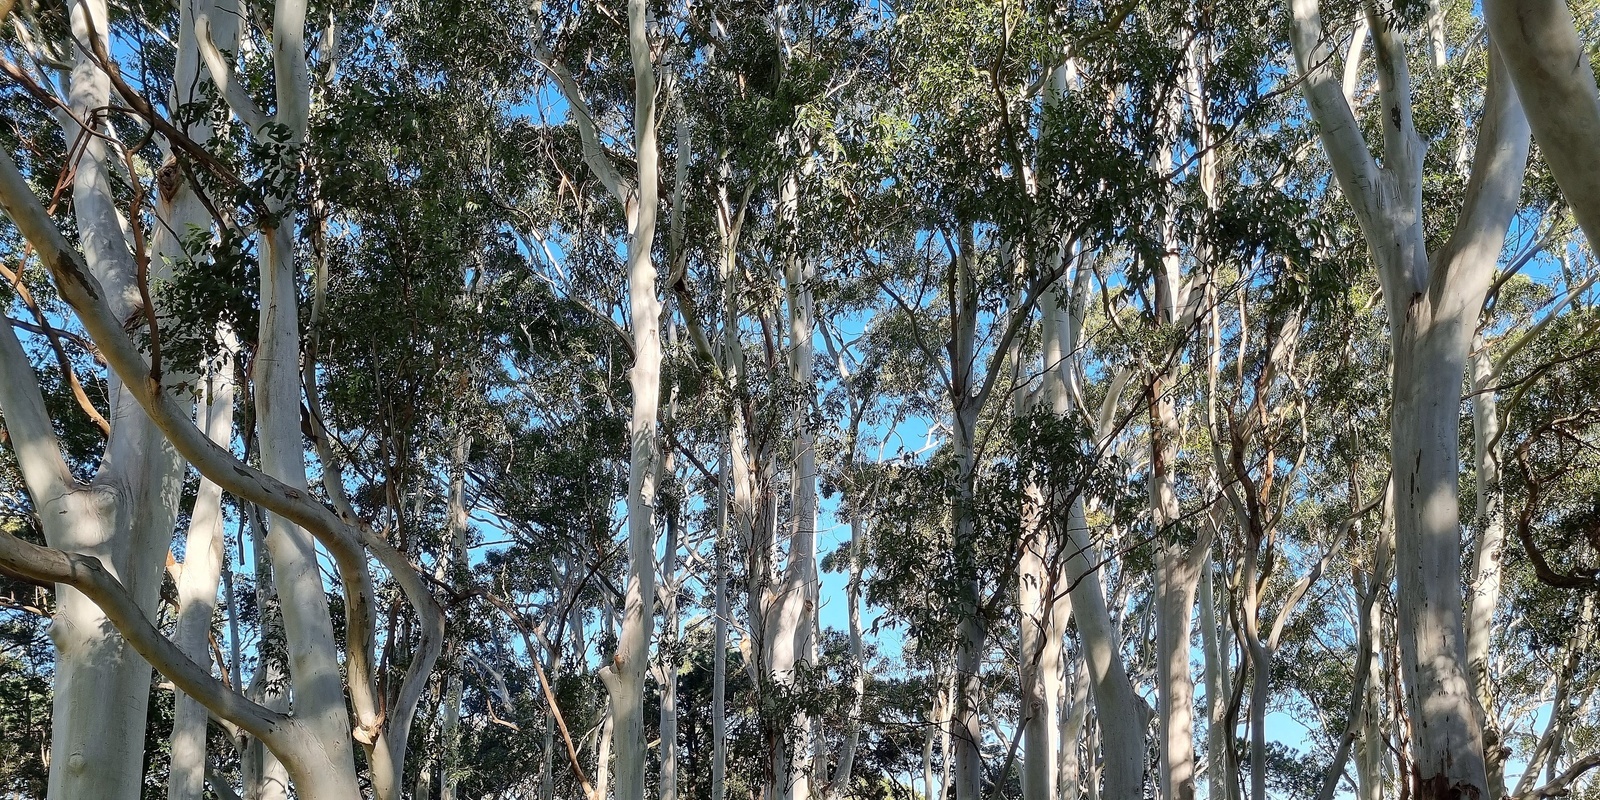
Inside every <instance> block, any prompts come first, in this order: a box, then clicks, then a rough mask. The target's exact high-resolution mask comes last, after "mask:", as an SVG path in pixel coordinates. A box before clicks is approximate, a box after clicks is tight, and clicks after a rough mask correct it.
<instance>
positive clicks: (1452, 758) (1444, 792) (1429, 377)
mask: <svg viewBox="0 0 1600 800" xmlns="http://www.w3.org/2000/svg"><path fill="white" fill-rule="evenodd" d="M1290 7H1291V11H1292V14H1293V18H1294V23H1293V25H1292V37H1291V38H1292V39H1293V44H1294V49H1295V56H1296V60H1297V62H1298V66H1299V70H1300V73H1301V75H1302V76H1303V78H1304V83H1303V84H1302V86H1303V92H1304V93H1305V96H1306V100H1307V104H1308V105H1309V106H1310V107H1311V110H1312V113H1313V116H1314V117H1315V118H1316V120H1317V122H1318V125H1319V128H1320V133H1321V137H1322V141H1323V144H1324V147H1325V149H1326V150H1327V152H1328V157H1329V160H1330V162H1331V163H1332V165H1333V167H1334V173H1335V177H1336V178H1337V179H1338V183H1339V186H1340V189H1341V190H1342V192H1343V194H1344V196H1345V197H1346V199H1348V200H1349V201H1350V203H1351V205H1352V206H1354V208H1355V211H1356V216H1357V219H1358V221H1359V222H1360V224H1361V229H1362V233H1363V235H1364V236H1365V238H1366V240H1367V244H1368V248H1369V250H1370V251H1371V255H1372V257H1373V260H1374V261H1375V262H1376V263H1377V267H1378V274H1379V278H1380V279H1381V280H1382V283H1383V287H1384V298H1385V300H1386V301H1387V304H1388V309H1389V324H1390V331H1391V334H1390V336H1391V348H1392V353H1393V362H1394V363H1393V380H1394V401H1393V410H1392V416H1391V436H1392V441H1391V464H1392V466H1393V470H1394V472H1393V481H1394V487H1395V530H1396V537H1395V541H1396V568H1397V574H1398V584H1399V598H1398V600H1399V602H1398V612H1399V614H1398V616H1399V619H1398V623H1399V636H1398V639H1399V644H1400V650H1401V656H1402V662H1403V666H1404V670H1405V678H1406V681H1405V682H1406V688H1407V692H1408V699H1409V706H1410V713H1411V717H1412V719H1414V720H1415V721H1416V722H1417V723H1419V724H1417V725H1415V727H1414V728H1413V732H1414V738H1413V740H1412V742H1411V747H1412V759H1411V762H1412V770H1414V776H1413V780H1414V791H1415V792H1416V796H1417V797H1418V800H1433V798H1442V797H1454V796H1459V795H1458V793H1463V794H1466V795H1468V796H1471V795H1477V796H1488V794H1489V786H1488V774H1487V768H1486V765H1485V758H1484V743H1483V730H1482V724H1481V722H1480V718H1479V710H1478V704H1477V699H1476V697H1475V696H1474V694H1473V692H1472V688H1471V684H1470V679H1469V674H1468V672H1469V670H1468V663H1467V653H1466V642H1465V638H1466V632H1465V626H1464V619H1463V613H1462V602H1461V591H1462V580H1461V545H1460V536H1459V518H1458V515H1459V510H1458V505H1459V498H1458V495H1457V491H1458V487H1457V472H1458V469H1459V453H1458V449H1459V431H1458V423H1459V419H1458V417H1459V408H1460V403H1461V388H1460V387H1461V380H1462V375H1463V372H1464V369H1465V366H1466V364H1465V362H1466V358H1467V352H1468V348H1469V346H1470V343H1471V336H1472V331H1473V329H1474V328H1475V327H1476V323H1477V317H1478V310H1479V309H1480V308H1481V307H1482V304H1483V298H1484V294H1485V293H1486V292H1487V290H1488V288H1489V282H1490V280H1491V278H1492V275H1493V269H1494V264H1495V260H1496V258H1497V257H1498V255H1499V251H1500V248H1501V246H1502V244H1503V243H1504V240H1505V234H1506V229H1507V226H1508V225H1509V223H1510V220H1511V217H1512V215H1513V214H1514V213H1515V211H1516V209H1517V199H1518V197H1517V196H1518V192H1519V191H1520V188H1521V185H1522V174H1523V169H1524V167H1525V165H1526V162H1527V151H1528V143H1529V134H1528V122H1527V120H1526V119H1524V117H1523V114H1522V111H1521V106H1520V104H1519V103H1518V100H1517V95H1516V91H1515V89H1513V88H1512V87H1511V86H1510V85H1509V84H1508V82H1507V80H1506V78H1505V75H1504V74H1503V73H1504V69H1505V68H1504V65H1502V64H1501V60H1500V59H1499V58H1498V57H1496V56H1495V54H1494V53H1493V52H1491V54H1490V71H1489V89H1488V95H1487V98H1486V101H1485V111H1484V114H1483V121H1482V123H1481V125H1480V130H1479V135H1478V145H1477V148H1476V151H1475V152H1474V154H1473V168H1472V174H1471V178H1470V179H1469V182H1468V186H1467V197H1466V201H1465V203H1464V205H1463V208H1462V211H1461V215H1460V217H1459V218H1458V220H1457V226H1456V230H1455V232H1454V234H1453V235H1452V237H1451V239H1450V241H1449V242H1448V243H1447V244H1446V245H1445V248H1444V250H1443V251H1441V252H1440V253H1438V254H1437V255H1436V256H1435V258H1434V259H1433V260H1432V261H1431V262H1430V260H1429V258H1428V254H1427V252H1426V250H1425V247H1424V242H1423V236H1422V143H1421V140H1420V139H1419V138H1418V137H1417V134H1416V132H1415V129H1414V128H1413V126H1412V119H1411V101H1410V93H1411V80H1410V74H1409V72H1408V71H1407V65H1406V56H1405V52H1404V47H1403V44H1402V42H1401V40H1400V35H1399V32H1398V31H1396V30H1394V29H1393V28H1392V27H1391V25H1390V21H1389V20H1387V19H1386V18H1382V17H1380V16H1379V15H1378V14H1377V13H1376V10H1375V9H1372V8H1369V12H1368V16H1369V19H1370V21H1371V24H1372V31H1373V40H1374V51H1375V55H1376V60H1377V64H1378V83H1379V94H1380V97H1381V99H1382V101H1383V105H1384V108H1385V110H1386V112H1387V113H1385V115H1384V119H1385V124H1384V126H1383V128H1384V150H1383V152H1384V164H1383V165H1382V166H1381V167H1380V166H1379V165H1378V164H1377V162H1376V161H1375V160H1374V158H1373V156H1372V154H1371V152H1369V151H1368V150H1367V148H1366V144H1365V143H1364V142H1363V141H1362V138H1361V134H1360V131H1359V129H1358V128H1357V126H1356V122H1355V118H1354V115H1353V114H1352V113H1351V111H1350V107H1349V105H1348V104H1347V103H1346V102H1345V101H1344V98H1343V96H1342V95H1341V94H1340V93H1339V91H1338V88H1337V86H1336V85H1335V84H1334V83H1333V77H1332V74H1331V70H1330V69H1329V68H1328V67H1327V66H1326V65H1325V62H1324V60H1323V56H1324V55H1325V51H1326V44H1325V42H1324V41H1323V36H1322V25H1321V20H1320V14H1319V10H1318V7H1317V3H1316V0H1291V3H1290ZM1589 88H1590V92H1591V96H1592V92H1593V86H1592V82H1591V85H1590V87H1589Z"/></svg>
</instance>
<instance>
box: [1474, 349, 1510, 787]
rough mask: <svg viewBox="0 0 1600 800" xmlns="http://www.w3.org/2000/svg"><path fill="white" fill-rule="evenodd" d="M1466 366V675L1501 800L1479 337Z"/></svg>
mask: <svg viewBox="0 0 1600 800" xmlns="http://www.w3.org/2000/svg"><path fill="white" fill-rule="evenodd" d="M1471 366H1472V369H1471V373H1472V374H1471V381H1472V457H1473V463H1474V466H1475V470H1474V472H1475V474H1476V476H1477V480H1476V483H1477V489H1476V492H1475V494H1476V495H1477V498H1476V500H1477V502H1476V508H1475V509H1474V513H1473V526H1472V527H1473V529H1474V532H1475V533H1476V534H1477V535H1476V536H1475V537H1474V538H1473V547H1472V566H1471V572H1470V574H1469V575H1468V580H1467V586H1468V599H1467V620H1466V627H1467V676H1468V677H1469V678H1470V679H1471V681H1472V692H1473V695H1474V696H1476V697H1477V699H1478V705H1479V707H1480V708H1481V709H1482V711H1483V738H1484V742H1483V745H1484V750H1485V753H1484V755H1485V758H1486V762H1487V766H1488V770H1489V791H1490V792H1492V793H1493V795H1492V796H1493V797H1503V796H1504V795H1505V794H1506V786H1505V755H1504V750H1503V749H1502V748H1503V744H1502V741H1501V733H1500V724H1499V721H1498V719H1497V718H1496V714H1495V703H1494V675H1493V671H1492V668H1491V664H1490V661H1489V644H1490V641H1491V640H1492V639H1493V636H1494V612H1495V608H1496V607H1497V606H1498V605H1499V604H1500V575H1501V572H1500V558H1501V550H1502V547H1503V546H1504V544H1505V538H1506V523H1505V513H1504V509H1503V499H1504V498H1503V495H1502V494H1501V491H1500V464H1501V455H1502V451H1501V447H1500V409H1499V403H1498V401H1497V398H1496V396H1495V395H1496V392H1495V389H1494V387H1493V386H1492V385H1491V384H1492V383H1493V381H1494V379H1495V369H1494V360H1493V359H1492V358H1491V357H1490V355H1489V351H1488V348H1487V347H1486V346H1485V344H1484V341H1483V338H1482V337H1481V336H1480V337H1477V338H1476V340H1475V341H1474V342H1473V352H1472V356H1471Z"/></svg>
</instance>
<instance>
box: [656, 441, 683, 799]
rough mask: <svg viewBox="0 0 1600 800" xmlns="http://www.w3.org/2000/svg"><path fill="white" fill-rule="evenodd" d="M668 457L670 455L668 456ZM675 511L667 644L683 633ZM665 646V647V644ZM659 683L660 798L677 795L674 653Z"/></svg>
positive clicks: (666, 565)
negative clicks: (680, 613) (679, 615)
mask: <svg viewBox="0 0 1600 800" xmlns="http://www.w3.org/2000/svg"><path fill="white" fill-rule="evenodd" d="M669 460H670V459H669ZM677 513H678V512H677V511H676V510H674V511H672V512H670V514H669V516H668V518H667V521H666V527H667V535H666V542H665V545H664V546H665V550H664V552H663V554H662V558H661V628H662V630H661V635H662V640H663V644H664V645H666V646H667V647H668V648H670V647H672V646H674V645H676V644H677V642H678V640H679V637H680V636H681V635H682V631H681V630H680V628H681V627H682V626H681V623H680V620H679V619H678V593H679V587H678V578H677V572H678V524H679V521H678V519H677ZM664 649H665V648H664ZM658 677H659V681H660V684H661V709H660V726H661V727H660V730H661V772H660V774H659V776H658V778H657V784H658V786H657V794H658V795H659V796H660V798H661V800H677V798H678V663H677V660H676V656H671V657H668V656H667V655H666V654H663V656H662V658H661V667H660V674H659V676H658Z"/></svg>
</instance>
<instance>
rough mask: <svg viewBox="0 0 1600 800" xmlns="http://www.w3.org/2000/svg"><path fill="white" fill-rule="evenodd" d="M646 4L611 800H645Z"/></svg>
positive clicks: (643, 11)
mask: <svg viewBox="0 0 1600 800" xmlns="http://www.w3.org/2000/svg"><path fill="white" fill-rule="evenodd" d="M647 14H648V9H647V8H646V4H645V2H644V0H629V2H628V49H629V52H630V54H631V55H632V58H633V79H634V94H633V103H634V108H633V127H634V148H635V153H636V157H637V159H638V177H637V184H636V185H635V187H634V194H633V197H632V202H631V204H629V205H630V207H629V208H628V209H627V211H628V217H629V232H628V314H629V322H630V329H631V330H632V332H633V354H634V359H633V367H632V369H630V370H629V372H628V383H629V385H630V386H631V387H632V389H633V412H632V416H631V419H630V420H629V423H628V438H629V440H630V443H631V444H630V455H629V459H628V497H627V513H628V588H627V594H626V595H625V598H624V601H623V609H622V632H621V635H620V636H619V637H618V639H617V652H616V655H615V657H614V658H613V660H612V663H611V664H609V665H608V666H606V667H605V668H604V669H603V670H602V671H601V673H600V675H601V678H602V679H603V680H604V681H605V684H606V689H607V691H608V692H609V694H610V695H611V716H612V728H613V731H614V735H615V736H616V748H617V765H616V788H615V792H616V800H644V790H645V757H646V754H647V753H646V749H645V740H644V678H645V671H646V670H647V669H648V667H649V664H650V637H651V634H652V632H653V631H654V628H655V615H654V614H653V608H652V606H653V605H654V600H655V594H656V593H655V552H656V536H655V513H654V511H655V505H656V481H657V478H658V474H657V473H658V470H659V469H660V467H661V446H660V442H659V440H658V438H657V435H656V421H657V419H656V418H657V410H658V406H659V405H660V400H661V300H660V297H659V296H658V294H657V290H656V266H655V262H654V261H653V260H652V259H651V252H650V251H651V246H652V243H653V242H654V241H655V233H656V214H657V210H658V209H657V205H658V192H657V181H658V174H657V173H658V166H657V160H658V159H657V143H656V110H655V100H656V73H655V63H654V62H653V60H652V55H651V50H650V39H649V35H648V32H647V31H646V16H647Z"/></svg>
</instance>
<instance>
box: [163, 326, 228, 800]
mask: <svg viewBox="0 0 1600 800" xmlns="http://www.w3.org/2000/svg"><path fill="white" fill-rule="evenodd" d="M224 338H225V339H231V336H228V337H224ZM229 344H231V342H229ZM198 416H200V418H201V422H202V427H203V428H204V429H205V431H206V435H207V436H209V437H211V440H212V441H214V442H217V443H218V444H219V445H221V446H223V447H226V446H228V443H229V441H230V440H231V439H232V438H233V359H232V357H231V355H224V357H223V358H222V359H221V360H220V361H219V362H218V363H217V365H216V366H215V368H214V369H213V370H212V371H211V374H210V375H208V376H207V380H206V387H205V394H204V402H203V404H202V405H201V407H200V410H199V412H198ZM222 526H223V519H222V487H220V486H218V485H216V484H215V483H213V482H211V481H209V480H206V479H204V478H202V479H201V480H200V488H199V491H198V492H196V494H195V501H194V511H193V512H192V513H191V514H190V516H189V530H188V534H187V536H186V537H185V544H184V554H183V570H182V572H180V573H179V578H178V621H177V625H176V631H175V632H174V634H173V640H174V642H175V643H176V644H177V645H178V649H180V650H182V651H183V652H184V653H185V654H186V655H188V656H189V657H190V658H191V659H193V660H194V661H195V662H196V663H200V664H205V663H208V662H209V661H210V659H211V654H210V643H211V618H212V615H213V614H214V613H215V612H216V609H217V588H218V585H219V584H220V583H221V581H222V563H223V561H224V559H226V558H227V552H226V550H227V543H226V538H225V537H224V535H223V527H222ZM218 667H219V668H221V667H222V665H220V664H219V665H218ZM209 718H210V713H209V712H208V711H206V709H205V707H204V706H202V705H201V704H200V702H199V701H198V700H196V699H194V698H192V697H189V696H188V695H186V694H184V693H182V692H179V693H178V694H177V697H176V698H175V699H174V701H173V723H172V743H171V763H170V765H169V767H168V778H167V797H168V800H200V796H201V794H202V793H203V791H204V789H205V770H206V723H207V721H208V720H209Z"/></svg>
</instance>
